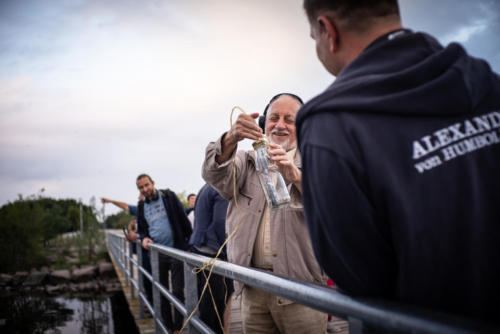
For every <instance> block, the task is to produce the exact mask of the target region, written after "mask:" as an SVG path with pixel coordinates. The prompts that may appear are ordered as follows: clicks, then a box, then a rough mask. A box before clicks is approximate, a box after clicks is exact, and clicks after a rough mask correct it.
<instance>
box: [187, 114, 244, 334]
mask: <svg viewBox="0 0 500 334" xmlns="http://www.w3.org/2000/svg"><path fill="white" fill-rule="evenodd" d="M236 109H238V110H240V111H241V112H242V113H244V114H245V111H244V110H243V109H242V108H240V107H238V106H235V107H233V109H232V110H231V116H230V118H229V128H232V127H233V113H234V111H235V110H236ZM233 200H234V205H235V206H236V212H237V218H236V221H237V223H236V226H235V227H234V229H233V231H231V233H230V234H229V236H228V237H227V238H226V240H225V241H224V243H223V244H222V246H220V248H219V250H218V251H217V254H215V256H214V257H213V258H210V259H208V260H207V261H205V263H204V264H203V266H201V267H200V268H194V269H193V271H192V272H193V274H199V273H200V272H203V275H204V276H205V285H204V286H203V290H202V291H201V294H200V297H199V298H198V302H197V303H196V306H195V307H194V309H193V311H192V312H191V314H190V315H189V317H187V319H186V320H185V321H184V324H182V328H181V330H180V333H182V331H183V330H184V328H185V327H186V326H187V324H188V323H189V320H191V318H192V317H193V315H194V314H195V313H196V311H197V310H198V307H199V306H200V303H201V299H202V298H203V296H204V295H205V291H206V290H207V287H208V290H209V292H210V296H211V297H212V303H213V305H214V309H215V313H216V314H217V319H218V320H219V325H220V327H221V329H222V332H223V333H225V331H224V324H223V323H222V320H221V317H220V315H219V311H218V310H217V306H216V304H215V299H214V296H213V294H212V289H211V287H210V282H209V280H210V277H211V276H212V271H213V269H214V265H215V262H216V261H217V259H218V258H219V256H220V254H221V253H222V250H223V249H224V246H226V244H227V243H228V242H229V240H231V238H232V237H233V235H234V234H235V233H236V231H237V230H238V227H239V226H240V207H239V206H238V201H237V192H236V153H235V154H234V156H233ZM208 268H210V270H209V272H208V276H207V274H206V273H205V270H207V269H208ZM223 281H224V286H225V288H226V289H225V290H226V292H225V294H224V302H226V301H227V286H226V281H225V278H224V279H223Z"/></svg>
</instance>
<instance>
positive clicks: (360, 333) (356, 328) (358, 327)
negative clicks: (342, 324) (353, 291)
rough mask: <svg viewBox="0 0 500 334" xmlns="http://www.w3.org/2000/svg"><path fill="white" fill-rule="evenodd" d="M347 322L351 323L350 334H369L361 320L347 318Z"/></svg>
mask: <svg viewBox="0 0 500 334" xmlns="http://www.w3.org/2000/svg"><path fill="white" fill-rule="evenodd" d="M347 321H348V322H349V334H368V332H366V331H365V326H364V325H363V322H362V321H361V320H359V319H356V318H353V317H347Z"/></svg>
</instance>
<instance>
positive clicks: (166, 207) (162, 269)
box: [136, 174, 193, 333]
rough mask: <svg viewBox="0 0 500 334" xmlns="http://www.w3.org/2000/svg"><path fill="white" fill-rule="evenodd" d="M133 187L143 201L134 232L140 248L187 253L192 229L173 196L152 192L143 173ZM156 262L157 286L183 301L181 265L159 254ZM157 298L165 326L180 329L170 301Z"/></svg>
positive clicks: (178, 202) (149, 178)
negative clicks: (158, 284) (156, 247)
mask: <svg viewBox="0 0 500 334" xmlns="http://www.w3.org/2000/svg"><path fill="white" fill-rule="evenodd" d="M136 185H137V189H139V191H140V192H141V194H142V195H143V196H144V200H141V201H139V203H138V204H137V232H138V234H139V237H140V239H141V243H142V247H144V248H145V249H147V250H149V245H150V244H151V243H155V244H159V245H162V246H167V247H173V248H177V249H180V250H184V251H187V250H188V248H189V244H188V242H189V237H190V236H191V233H192V231H193V230H192V228H191V223H190V222H189V220H188V218H187V217H186V213H185V211H184V207H183V206H182V204H181V202H180V200H179V198H178V197H177V195H176V194H175V193H174V192H173V191H171V190H169V189H165V190H158V189H156V188H155V186H154V185H155V183H154V181H153V180H152V179H151V177H150V176H149V175H147V174H141V175H139V176H138V177H137V179H136ZM158 261H159V263H158V269H159V274H160V283H161V284H162V285H163V286H164V287H165V288H166V289H169V287H172V289H171V290H172V292H173V294H174V296H176V297H177V299H179V300H180V301H181V302H184V267H183V263H182V262H181V261H179V260H177V259H174V258H172V257H169V256H167V255H164V254H163V253H159V254H158ZM169 272H170V273H171V280H169ZM169 290H170V289H169ZM160 298H161V315H162V318H163V320H164V322H165V326H166V327H167V329H169V330H170V331H172V332H174V333H176V332H178V331H179V330H180V329H181V327H182V319H183V317H182V314H181V313H180V312H179V311H178V310H177V309H175V310H174V318H173V319H172V312H171V305H170V302H168V300H167V299H166V298H165V297H164V296H163V295H161V297H160Z"/></svg>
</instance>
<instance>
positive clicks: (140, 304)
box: [137, 245, 146, 319]
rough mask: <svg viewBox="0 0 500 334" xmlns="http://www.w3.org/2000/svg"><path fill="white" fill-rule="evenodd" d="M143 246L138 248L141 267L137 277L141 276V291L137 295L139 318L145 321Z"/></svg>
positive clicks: (138, 269)
mask: <svg viewBox="0 0 500 334" xmlns="http://www.w3.org/2000/svg"><path fill="white" fill-rule="evenodd" d="M141 247H142V245H138V246H137V259H138V261H137V262H138V263H139V267H138V268H137V275H138V276H139V291H138V292H137V294H138V295H139V317H140V318H141V319H144V301H143V300H142V298H141V292H142V293H145V292H146V291H145V290H144V276H143V274H142V271H141V268H143V267H144V264H143V263H142V261H143V258H142V249H141Z"/></svg>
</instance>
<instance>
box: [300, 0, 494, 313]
mask: <svg viewBox="0 0 500 334" xmlns="http://www.w3.org/2000/svg"><path fill="white" fill-rule="evenodd" d="M304 8H305V10H306V13H307V16H308V19H309V22H310V26H311V37H312V38H313V39H314V40H315V42H316V50H317V54H318V58H319V59H320V61H321V62H322V63H323V65H324V66H325V68H326V69H327V70H328V71H329V72H330V73H331V74H333V75H335V76H337V78H336V80H335V82H334V83H333V84H332V85H331V86H330V87H329V88H328V89H327V90H326V91H325V92H324V93H322V94H321V95H319V96H318V97H316V98H314V99H313V100H311V101H309V102H308V103H307V104H306V105H305V106H304V107H303V108H302V109H301V111H300V113H299V115H298V116H297V133H298V137H299V143H300V150H301V153H302V157H303V161H304V169H303V170H304V174H303V187H304V193H303V194H304V196H303V198H304V207H305V210H306V217H307V222H308V224H309V230H310V232H311V237H312V244H313V247H314V250H315V254H316V256H317V258H318V261H319V262H320V263H321V265H322V266H323V268H324V269H325V271H326V272H327V274H328V275H329V276H331V277H332V279H333V280H334V281H335V283H336V284H337V285H338V286H339V287H340V288H342V289H343V290H344V291H347V292H349V293H352V294H359V295H369V296H378V297H382V298H388V299H393V300H398V301H403V302H406V303H411V304H414V305H420V306H424V307H429V308H433V309H438V310H443V311H447V312H453V313H456V314H459V315H466V316H471V317H477V318H482V319H486V320H491V321H495V322H498V311H497V309H498V301H499V300H500V288H499V285H498V282H499V281H500V270H499V269H498V260H497V258H498V256H500V246H499V242H498V241H499V240H500V224H499V222H500V205H499V203H500V192H499V191H498V190H499V189H500V177H498V171H499V170H500V145H499V143H500V78H499V76H498V75H497V74H495V73H493V72H492V71H491V69H490V67H489V65H488V64H487V63H486V62H485V61H483V60H480V59H476V58H472V57H470V56H468V55H467V53H466V52H465V50H464V49H463V48H462V47H461V46H460V45H458V44H456V43H452V44H450V45H448V46H447V47H445V48H443V47H442V46H441V45H440V44H439V43H438V42H437V41H436V40H435V39H434V38H433V37H431V36H429V35H427V34H425V33H414V32H412V31H410V30H407V29H403V27H402V25H401V21H400V16H399V8H398V3H397V1H396V0H373V1H351V0H336V1H327V0H305V1H304ZM429 15H432V13H429Z"/></svg>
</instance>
